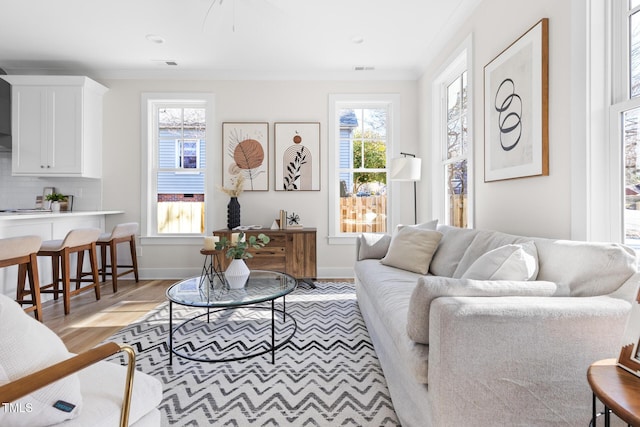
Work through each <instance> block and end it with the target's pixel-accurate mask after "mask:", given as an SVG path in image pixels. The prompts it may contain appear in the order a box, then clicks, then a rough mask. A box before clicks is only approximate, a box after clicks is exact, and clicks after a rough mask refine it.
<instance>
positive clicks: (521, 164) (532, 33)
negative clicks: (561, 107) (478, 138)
mask: <svg viewBox="0 0 640 427" xmlns="http://www.w3.org/2000/svg"><path fill="white" fill-rule="evenodd" d="M548 93H549V19H548V18H544V19H542V20H540V21H539V22H538V23H537V24H536V25H534V26H533V27H532V28H531V29H530V30H529V31H527V32H526V33H525V34H524V35H523V36H521V37H520V38H519V39H518V40H516V41H515V42H514V43H513V44H511V46H509V47H508V48H507V49H505V50H504V51H503V52H502V53H501V54H499V55H498V56H497V57H496V58H495V59H493V60H492V61H491V62H490V63H489V64H487V65H486V66H485V67H484V180H485V182H489V181H498V180H503V179H512V178H522V177H528V176H539V175H549V135H548V122H549V120H548V115H549V114H548V112H549V106H548V100H549V97H548Z"/></svg>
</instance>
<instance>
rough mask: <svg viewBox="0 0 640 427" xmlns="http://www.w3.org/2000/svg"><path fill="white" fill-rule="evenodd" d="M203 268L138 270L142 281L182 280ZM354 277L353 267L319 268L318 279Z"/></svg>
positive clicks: (196, 274) (198, 273) (129, 275)
mask: <svg viewBox="0 0 640 427" xmlns="http://www.w3.org/2000/svg"><path fill="white" fill-rule="evenodd" d="M201 272H202V268H200V267H196V268H141V269H138V273H139V275H140V279H142V280H173V279H175V280H180V279H185V278H187V277H194V276H199V275H200V273H201ZM352 277H354V274H353V268H351V267H347V268H345V267H323V268H318V277H317V279H349V278H352ZM123 278H124V279H130V278H133V275H131V274H128V275H126V276H123Z"/></svg>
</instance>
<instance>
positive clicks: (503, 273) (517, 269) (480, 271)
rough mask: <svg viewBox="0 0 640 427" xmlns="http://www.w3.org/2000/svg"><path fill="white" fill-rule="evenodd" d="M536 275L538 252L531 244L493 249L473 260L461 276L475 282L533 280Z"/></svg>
mask: <svg viewBox="0 0 640 427" xmlns="http://www.w3.org/2000/svg"><path fill="white" fill-rule="evenodd" d="M537 274H538V251H537V250H536V245H535V244H534V243H533V242H526V243H522V244H515V245H514V244H511V245H504V246H500V247H499V248H496V249H493V250H491V251H489V252H487V253H486V254H484V255H482V256H481V257H480V258H478V259H477V260H475V262H474V263H473V264H471V267H469V269H468V270H467V271H465V273H464V274H463V275H462V278H463V279H476V280H533V279H535V278H536V275H537Z"/></svg>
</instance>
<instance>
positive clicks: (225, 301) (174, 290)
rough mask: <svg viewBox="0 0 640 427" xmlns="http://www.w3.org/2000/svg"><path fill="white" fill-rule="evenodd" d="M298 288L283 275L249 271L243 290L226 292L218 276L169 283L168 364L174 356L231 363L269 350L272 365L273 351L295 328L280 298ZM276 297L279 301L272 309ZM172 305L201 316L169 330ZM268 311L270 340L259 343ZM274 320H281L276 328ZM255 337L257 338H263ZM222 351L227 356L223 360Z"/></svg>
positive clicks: (189, 319)
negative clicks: (193, 309)
mask: <svg viewBox="0 0 640 427" xmlns="http://www.w3.org/2000/svg"><path fill="white" fill-rule="evenodd" d="M297 284H298V281H297V280H296V279H295V278H293V277H291V276H289V275H288V274H284V273H280V272H275V271H263V270H252V271H251V275H250V276H249V279H248V280H247V284H246V285H245V286H244V288H242V289H229V288H228V286H227V285H226V283H225V282H224V276H223V274H222V273H220V274H212V275H204V276H197V277H192V278H190V279H185V280H182V281H180V282H177V283H176V284H174V285H172V286H171V287H170V288H169V289H167V293H166V295H167V299H168V300H169V364H171V363H172V362H173V355H174V354H175V355H177V356H180V357H182V358H185V359H189V360H195V361H200V362H230V361H234V360H242V359H249V358H251V357H255V356H259V355H262V354H266V353H269V352H270V353H271V363H275V351H276V349H278V348H280V347H282V346H283V345H285V344H286V343H288V342H289V341H290V340H291V338H292V337H293V335H294V334H295V332H296V329H297V327H298V326H297V323H296V321H295V319H294V318H293V317H292V316H291V315H290V314H289V313H287V312H286V301H285V296H286V295H287V294H289V293H291V292H293V291H294V289H295V288H296V286H297ZM279 298H282V303H281V305H280V304H279V308H276V300H277V299H279ZM174 304H178V305H181V306H186V307H195V308H203V309H205V312H204V313H202V314H197V315H196V316H193V317H189V318H187V319H186V320H184V321H182V323H180V324H179V325H178V326H176V327H175V328H174V326H173V316H174V313H173V311H174V307H173V305H174ZM269 311H270V314H271V316H270V317H271V322H270V329H271V336H270V342H269V339H266V340H265V339H264V335H268V333H267V332H266V331H265V329H266V330H268V329H269V326H268V323H269V322H268V318H269V315H268V312H269ZM265 312H266V313H265ZM276 314H278V315H277V316H276ZM280 315H282V317H280ZM205 318H206V320H205ZM276 318H277V319H280V318H281V319H282V321H281V322H280V321H279V322H277V324H276ZM277 333H278V335H279V336H278V339H277V340H276V334H277ZM247 334H249V335H250V336H247ZM254 334H256V335H261V336H262V339H261V338H260V337H259V336H253V335H254ZM276 341H277V342H276ZM240 350H241V351H240ZM187 351H188V352H187ZM238 352H240V353H241V354H237V353H238ZM224 353H231V354H228V355H227V357H223V356H224Z"/></svg>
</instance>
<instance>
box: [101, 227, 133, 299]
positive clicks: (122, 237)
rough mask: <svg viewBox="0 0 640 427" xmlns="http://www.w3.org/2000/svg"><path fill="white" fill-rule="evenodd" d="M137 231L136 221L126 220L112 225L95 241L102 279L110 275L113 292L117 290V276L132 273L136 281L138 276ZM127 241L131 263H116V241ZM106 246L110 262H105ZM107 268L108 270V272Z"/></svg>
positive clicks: (104, 279)
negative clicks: (119, 269)
mask: <svg viewBox="0 0 640 427" xmlns="http://www.w3.org/2000/svg"><path fill="white" fill-rule="evenodd" d="M137 232H138V223H137V222H126V223H123V224H118V225H116V226H115V227H113V230H111V233H103V234H101V235H100V237H99V238H98V241H97V242H96V243H97V245H98V246H100V259H101V261H102V267H101V268H100V273H102V281H103V282H105V281H106V280H107V275H110V276H111V283H112V286H113V292H118V277H120V276H124V275H125V274H129V273H133V274H134V276H135V278H136V282H138V281H139V278H138V257H137V256H136V233H137ZM126 242H128V243H129V250H130V251H131V265H118V250H117V248H118V243H126ZM107 248H109V257H110V264H107ZM118 268H128V270H125V271H121V272H118ZM107 269H109V270H110V271H109V272H108V271H107Z"/></svg>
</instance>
